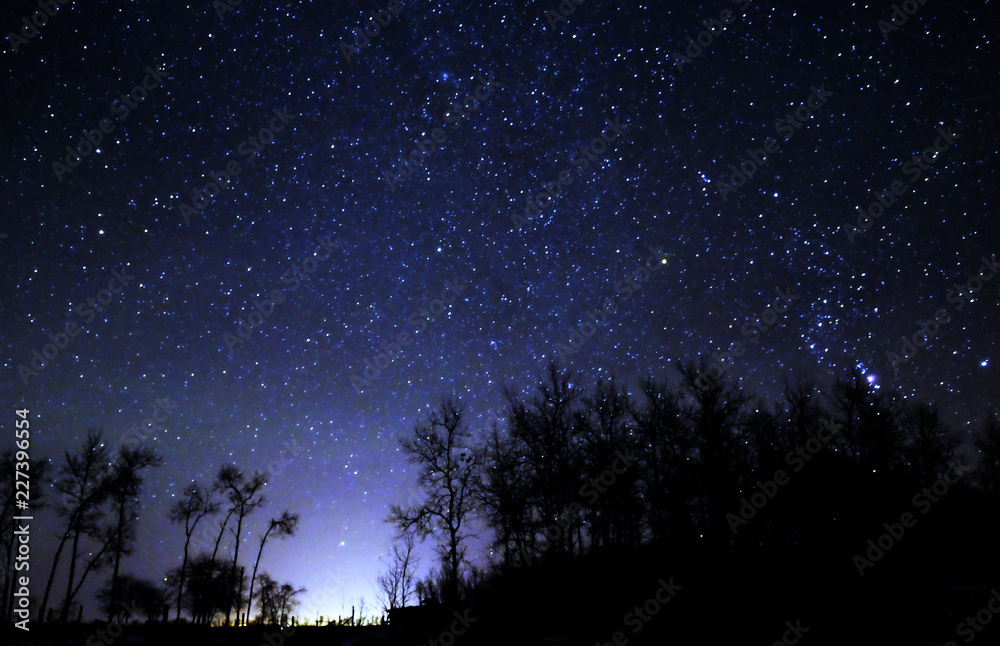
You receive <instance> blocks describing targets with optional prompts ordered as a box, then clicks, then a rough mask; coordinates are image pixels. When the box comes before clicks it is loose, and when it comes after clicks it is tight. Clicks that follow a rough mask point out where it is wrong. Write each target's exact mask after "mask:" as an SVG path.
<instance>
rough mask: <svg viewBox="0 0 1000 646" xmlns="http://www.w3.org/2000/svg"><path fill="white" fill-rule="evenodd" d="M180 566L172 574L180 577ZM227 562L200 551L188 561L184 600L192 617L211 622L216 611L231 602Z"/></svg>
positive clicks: (205, 623)
mask: <svg viewBox="0 0 1000 646" xmlns="http://www.w3.org/2000/svg"><path fill="white" fill-rule="evenodd" d="M178 577H179V568H177V569H176V570H175V571H173V572H172V573H171V576H170V577H169V578H171V579H177V578H178ZM230 577H231V572H230V568H229V566H228V564H227V563H226V562H225V561H222V560H219V559H213V558H212V557H211V555H209V554H199V555H197V556H195V557H193V558H192V559H191V560H190V562H189V563H188V574H187V594H186V595H185V597H184V603H185V605H186V606H187V608H188V612H189V613H190V614H191V621H192V622H194V623H196V624H201V625H208V624H210V623H211V622H212V619H213V618H214V617H215V615H216V613H218V612H221V611H222V609H223V608H224V607H225V606H226V605H227V604H231V603H232V599H233V597H234V591H233V588H234V586H233V585H232V579H231V578H230Z"/></svg>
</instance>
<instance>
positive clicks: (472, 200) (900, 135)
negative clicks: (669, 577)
mask: <svg viewBox="0 0 1000 646" xmlns="http://www.w3.org/2000/svg"><path fill="white" fill-rule="evenodd" d="M49 4H50V5H52V6H55V7H58V10H56V11H54V13H53V15H52V16H51V17H49V16H48V15H47V14H44V13H43V14H41V16H42V19H37V20H36V22H37V23H39V24H40V26H37V27H35V26H33V25H32V23H31V16H33V15H36V14H35V12H37V11H39V9H38V6H37V4H36V3H32V2H9V3H6V4H5V6H4V11H3V20H2V21H0V26H2V28H3V31H4V33H5V34H6V40H5V42H4V49H3V54H2V58H0V60H2V61H3V67H4V69H5V70H6V73H5V74H4V75H3V78H4V80H3V82H2V88H3V97H4V100H3V105H4V112H5V117H4V119H3V120H2V121H0V142H2V149H3V153H2V157H0V159H2V161H0V163H2V165H3V166H2V170H3V172H2V185H0V191H2V193H0V199H2V201H0V204H2V207H3V213H4V217H3V219H2V221H0V234H2V235H0V257H2V258H3V262H4V265H5V272H4V276H3V279H2V281H0V290H2V292H0V295H2V297H0V307H2V312H3V325H2V327H0V352H2V360H3V363H2V365H3V370H2V373H0V387H2V393H3V396H2V398H0V401H2V407H0V420H2V425H3V426H4V428H9V429H10V430H11V432H9V433H5V438H7V439H5V440H4V443H3V444H0V450H2V449H6V448H13V442H14V440H13V432H12V430H13V426H14V420H15V409H18V408H27V409H29V410H30V418H31V420H32V422H31V423H32V436H31V440H32V441H31V453H32V457H35V458H38V457H48V458H51V459H52V463H53V464H52V467H51V468H52V470H53V471H54V469H55V467H56V464H57V463H58V462H60V461H61V460H62V456H63V454H64V452H66V451H69V450H74V449H75V448H76V447H78V446H79V445H80V444H81V442H82V441H83V439H84V438H85V437H86V434H87V430H88V429H89V428H92V427H100V428H103V429H104V432H105V437H106V439H109V440H110V444H111V445H112V446H118V444H119V443H120V441H121V438H122V437H123V435H124V434H126V433H127V431H128V430H129V429H130V428H133V427H136V425H139V426H138V427H139V428H140V429H142V428H145V430H144V431H143V432H141V433H140V434H139V435H140V436H141V439H142V442H143V444H144V446H148V447H150V448H152V449H153V450H155V451H156V452H158V453H159V454H161V455H162V456H163V457H164V464H163V466H162V467H161V468H159V469H152V470H149V471H148V472H147V473H146V474H145V478H146V483H145V485H144V487H143V493H142V495H141V503H142V509H141V520H140V525H139V529H138V536H137V543H136V550H135V552H134V553H133V554H132V555H130V556H129V557H127V559H126V560H125V562H124V568H125V569H126V570H127V571H129V572H131V573H134V574H137V575H139V576H143V577H145V578H149V579H152V580H160V579H162V577H163V575H164V572H165V571H166V570H167V569H169V568H172V567H176V566H177V565H178V564H179V559H180V551H181V549H182V544H183V531H182V528H180V527H178V526H177V525H175V524H171V523H170V522H169V521H168V510H169V508H170V506H171V505H172V504H173V503H174V502H175V501H176V500H177V499H178V496H179V495H180V492H181V491H182V490H183V489H184V487H185V486H187V485H188V484H189V483H190V482H191V481H192V479H197V480H198V481H200V482H202V483H206V484H207V483H210V482H211V480H212V479H213V477H214V475H215V473H216V472H217V471H218V469H219V467H220V466H222V465H223V464H225V463H232V464H236V465H237V466H239V467H240V468H242V469H246V470H248V471H252V470H255V469H261V470H264V469H267V470H269V471H270V474H271V475H270V478H269V480H268V484H267V487H266V497H267V498H268V502H267V505H266V507H264V508H263V509H262V510H261V511H260V512H258V513H257V514H256V515H254V516H252V517H251V518H250V520H249V521H248V523H247V525H248V527H247V528H245V530H246V531H245V532H244V537H243V540H244V541H245V545H246V548H245V549H246V550H247V552H246V553H247V554H248V555H249V554H250V553H251V552H254V551H255V549H256V543H257V538H256V536H257V535H258V534H259V533H262V532H263V530H264V528H265V527H264V526H265V525H266V521H267V518H270V517H273V516H275V515H277V514H279V513H280V511H281V510H284V509H290V510H292V511H295V512H298V513H300V514H301V517H302V520H301V524H300V526H299V529H298V531H297V532H296V534H295V536H292V537H289V538H287V539H285V540H282V541H275V542H274V543H273V544H269V547H268V551H267V552H266V553H265V556H264V561H265V562H264V566H265V567H266V569H267V570H268V571H270V572H271V573H272V574H274V575H275V576H276V577H278V578H279V579H280V580H282V581H290V582H293V583H295V584H296V585H298V586H304V587H305V588H307V589H308V590H309V591H310V592H307V593H304V594H303V596H302V598H301V602H302V603H301V606H300V609H299V611H298V612H297V613H296V614H299V615H301V616H304V617H306V618H308V619H310V620H312V619H315V617H316V616H317V615H325V616H327V617H329V616H331V615H337V614H346V615H349V614H350V613H351V606H352V605H355V606H356V605H358V603H359V599H360V598H361V597H364V598H365V600H366V603H367V604H368V607H369V609H371V608H372V607H373V606H374V603H375V588H374V580H375V577H376V575H377V574H378V572H379V571H380V569H381V568H382V563H381V562H380V561H379V558H380V556H383V555H384V554H385V553H386V551H387V546H388V545H389V541H390V537H391V534H392V529H391V527H390V526H388V525H387V524H386V523H385V522H384V519H385V518H386V516H387V514H388V512H389V508H390V506H391V505H392V504H394V503H398V502H405V501H406V500H407V499H408V498H410V497H411V496H412V493H413V488H414V486H415V483H416V480H415V470H414V469H413V468H412V467H411V466H410V465H408V464H407V462H406V460H405V457H404V455H403V453H402V452H401V450H400V447H399V444H398V442H397V437H398V436H400V435H403V434H405V433H409V432H411V431H412V429H413V427H414V425H415V423H416V422H417V421H418V420H419V419H421V418H422V417H423V416H424V414H425V411H426V410H427V408H428V406H433V405H434V404H435V403H436V402H437V401H438V400H439V399H440V397H441V395H443V394H446V393H456V394H457V395H458V396H460V397H461V398H463V399H464V400H465V401H466V403H467V404H468V405H469V407H470V412H471V420H472V427H473V430H474V431H475V432H481V431H485V430H487V428H488V426H489V423H490V421H491V420H493V419H496V418H497V417H498V416H499V415H500V410H501V407H502V404H503V401H504V400H503V386H504V385H505V384H509V385H512V386H514V387H515V388H518V389H525V390H526V389H528V388H531V387H534V384H536V383H537V380H538V378H539V377H540V376H541V375H542V374H543V371H544V369H545V367H546V365H547V364H548V363H549V362H550V361H551V360H553V359H557V360H560V361H561V362H562V364H563V365H565V366H567V367H570V368H572V369H574V370H577V371H578V372H579V375H580V379H581V380H582V381H583V382H586V383H587V384H589V383H593V382H594V381H596V379H597V378H598V377H604V378H607V377H608V376H609V375H611V374H614V375H616V376H617V377H618V378H620V379H622V380H624V381H625V382H626V383H627V384H630V385H634V384H635V383H636V381H637V380H638V379H639V378H640V377H642V376H643V375H645V374H647V373H652V374H654V375H658V376H664V377H671V378H673V376H674V374H675V373H674V369H673V366H674V364H675V362H676V361H678V360H681V361H687V360H695V359H698V358H700V357H704V358H705V359H706V360H707V361H709V362H712V361H721V362H722V363H723V364H724V366H725V368H726V369H727V375H728V377H729V378H731V379H732V380H734V381H737V382H738V383H739V384H741V385H742V386H744V387H746V388H747V389H748V390H751V391H754V392H756V393H758V394H760V395H761V396H762V397H765V398H773V397H776V396H777V395H778V394H779V393H780V392H781V388H782V383H783V379H784V378H785V377H786V376H791V375H794V374H809V375H813V376H814V377H816V378H817V379H818V380H819V381H820V383H828V382H829V380H830V379H831V378H832V377H833V376H834V375H837V374H842V373H844V371H846V370H849V369H851V368H854V367H860V368H861V369H862V370H863V371H864V374H865V375H866V376H867V378H868V380H869V382H871V383H873V384H875V385H877V386H878V387H879V388H882V389H897V390H898V391H900V392H901V393H903V394H904V395H905V396H906V397H907V398H914V399H920V400H927V401H932V402H936V403H938V404H939V405H940V407H941V410H942V413H943V416H944V417H945V419H946V420H947V421H948V422H949V423H951V424H952V425H953V426H955V427H956V428H959V429H965V430H971V429H972V428H973V427H975V426H976V425H977V424H978V423H979V421H980V420H981V419H982V418H984V417H985V416H987V415H988V414H989V413H990V412H991V411H996V410H997V408H998V405H1000V400H998V397H997V389H996V384H997V383H998V370H1000V360H998V357H997V349H998V348H997V338H996V330H997V329H998V326H1000V308H998V298H997V297H998V294H1000V291H998V290H1000V280H994V277H995V275H996V273H997V268H996V265H995V262H996V253H997V251H998V249H997V243H998V240H1000V235H998V234H1000V231H998V225H997V218H996V209H997V200H996V187H995V182H996V180H997V165H998V161H997V152H998V148H997V145H998V144H997V141H998V138H997V135H998V128H997V109H996V84H997V78H996V76H997V65H996V63H997V60H998V59H997V51H996V42H995V41H996V36H995V34H996V33H997V30H998V26H1000V20H998V18H1000V12H998V11H997V9H998V7H997V3H996V2H989V1H987V0H980V1H978V2H961V3H943V2H933V1H930V2H926V3H923V4H921V3H920V2H917V0H909V1H908V2H904V3H901V4H898V5H893V4H892V3H890V2H887V1H886V2H870V3H862V2H853V3H847V2H831V3H787V4H781V3H777V4H771V3H766V2H764V1H763V0H734V1H733V2H728V3H727V2H715V3H700V2H699V3H695V2H684V3H670V4H671V5H678V6H667V4H663V5H660V4H655V3H646V4H637V5H630V3H624V4H625V5H629V6H623V5H622V3H607V2H595V1H594V0H586V1H585V2H580V3H579V4H576V3H573V2H571V1H570V0H564V1H563V2H562V3H561V5H560V4H559V3H557V2H556V0H549V1H542V2H532V3H522V4H517V6H514V7H511V6H507V4H506V3H488V4H481V3H474V5H473V6H465V5H464V4H463V3H452V4H445V3H437V2H412V1H407V0H399V1H397V0H393V1H392V2H388V1H387V2H373V1H370V0H366V1H365V2H363V3H360V4H357V3H326V2H302V1H296V2H287V3H280V4H281V5H282V6H281V7H276V6H274V4H273V3H264V2H259V1H255V0H244V1H243V2H242V3H234V4H232V5H230V4H228V3H227V2H226V0H221V1H217V2H214V3H212V2H209V1H208V0H206V1H205V2H202V3H192V4H183V5H181V4H171V3H167V2H157V3H153V2H130V3H121V2H107V1H105V0H96V1H92V2H71V3H67V4H64V5H59V4H58V3H57V2H50V3H49ZM795 5H801V6H798V7H796V6H795ZM560 7H561V8H560ZM904 9H905V11H904ZM373 11H374V12H375V13H374V14H372V12H373ZM373 15H374V16H376V18H372V16H373ZM22 16H26V17H27V19H26V20H24V21H22ZM380 22H381V23H383V24H380ZM723 23H727V24H725V25H724V24H723ZM26 25H27V26H26ZM365 28H367V29H368V31H367V33H366V32H365V31H364V29H365ZM29 35H30V37H29ZM727 353H729V354H728V355H727ZM147 420H153V421H152V422H149V421H147ZM144 421H146V426H145V427H143V426H142V425H143V423H144ZM49 489H51V487H49ZM56 525H57V523H56V518H55V515H54V514H53V513H52V511H51V510H49V511H44V512H41V513H39V514H38V516H37V517H36V519H35V520H34V524H33V529H32V531H33V543H32V549H33V552H32V559H33V579H32V580H33V590H32V593H33V594H35V595H40V594H41V588H42V586H43V585H44V578H45V576H47V574H48V567H49V563H51V558H52V553H53V551H54V548H55V541H54V539H53V538H52V537H53V535H54V533H55V532H56V531H57V527H56ZM426 551H427V552H428V554H430V550H429V548H428V549H427V550H426ZM247 558H249V556H248V557H247ZM430 562H431V558H430V556H428V558H426V559H425V560H424V563H425V564H426V565H429V564H430ZM35 564H37V568H36V569H35V568H34V565H35ZM58 576H64V574H59V575H58ZM98 579H100V580H101V581H103V575H101V576H98V577H95V578H94V580H93V581H91V582H89V583H88V589H87V591H86V593H87V595H90V596H86V595H85V596H84V597H83V598H82V601H83V603H84V613H85V615H87V616H96V614H97V612H96V609H95V602H94V601H93V596H92V595H93V591H94V590H95V589H96V587H97V584H98ZM324 588H325V589H326V590H327V591H328V593H327V595H326V598H325V599H319V600H318V601H317V596H316V595H315V591H317V590H322V589H324ZM56 589H57V590H58V589H59V588H58V585H57V587H56Z"/></svg>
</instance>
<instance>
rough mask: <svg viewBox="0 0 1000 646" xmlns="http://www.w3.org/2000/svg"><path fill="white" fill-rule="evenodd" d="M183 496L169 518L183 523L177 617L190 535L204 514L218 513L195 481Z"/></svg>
mask: <svg viewBox="0 0 1000 646" xmlns="http://www.w3.org/2000/svg"><path fill="white" fill-rule="evenodd" d="M181 495H182V496H183V498H181V499H180V500H178V501H177V502H176V503H175V504H174V506H173V507H171V508H170V520H171V521H173V522H175V523H183V524H184V558H183V560H182V561H181V569H180V575H179V580H178V583H177V619H180V617H181V605H182V600H183V597H184V580H185V577H186V575H187V565H188V558H189V554H188V549H189V547H190V544H191V537H192V536H193V535H194V532H195V529H196V528H197V526H198V523H199V522H200V521H201V519H202V518H204V517H205V516H209V515H212V514H215V513H218V511H219V507H220V504H219V502H218V501H216V500H214V499H213V497H212V493H211V491H206V490H204V489H203V488H202V487H201V486H200V485H199V484H198V483H197V482H192V483H191V484H189V485H188V486H187V487H186V488H185V489H184V492H183V493H182V494H181Z"/></svg>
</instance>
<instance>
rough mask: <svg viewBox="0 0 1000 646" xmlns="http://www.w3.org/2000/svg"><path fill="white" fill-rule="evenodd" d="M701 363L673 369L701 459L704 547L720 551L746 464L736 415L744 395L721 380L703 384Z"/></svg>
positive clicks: (699, 522) (699, 478)
mask: <svg viewBox="0 0 1000 646" xmlns="http://www.w3.org/2000/svg"><path fill="white" fill-rule="evenodd" d="M705 363H706V362H704V361H702V362H701V363H700V364H697V365H696V364H694V363H688V364H681V363H678V364H677V369H678V371H679V372H680V373H681V378H682V381H681V385H682V387H683V388H684V390H685V391H686V393H687V395H688V397H687V398H686V400H685V404H684V406H683V409H682V410H683V416H684V419H685V420H686V421H687V423H688V424H689V425H690V429H691V433H692V435H693V436H694V437H695V438H696V440H697V452H698V456H699V467H700V469H699V473H698V486H699V488H700V496H699V502H700V509H699V511H700V514H699V515H700V518H698V524H700V525H701V526H702V527H703V528H704V534H705V536H706V538H707V539H708V543H709V544H710V545H712V546H713V547H715V548H721V547H722V546H724V545H726V544H727V543H728V542H729V536H730V533H731V529H730V527H729V524H728V522H727V521H726V514H727V513H730V511H731V510H732V509H734V508H735V507H736V503H737V502H738V500H739V492H740V480H741V474H740V472H739V466H740V464H741V462H742V463H743V464H744V465H745V462H744V461H743V460H742V456H741V455H740V454H741V453H742V452H743V451H744V450H745V444H744V438H743V432H742V431H743V429H742V428H741V427H740V425H739V421H740V412H741V411H742V408H743V405H744V403H746V401H747V396H746V395H744V394H743V393H742V392H740V391H739V390H737V389H736V388H733V387H731V386H729V385H728V384H727V383H726V380H725V376H722V377H719V378H718V379H715V380H712V381H710V382H708V383H707V385H705V384H706V380H705V378H704V377H705V375H707V374H708V370H707V369H706V366H705Z"/></svg>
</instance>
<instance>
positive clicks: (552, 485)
mask: <svg viewBox="0 0 1000 646" xmlns="http://www.w3.org/2000/svg"><path fill="white" fill-rule="evenodd" d="M574 378H575V375H574V373H572V372H571V371H568V370H562V369H561V368H560V367H559V366H558V365H557V364H556V363H554V362H553V363H550V364H549V367H548V371H547V375H546V378H545V379H544V380H543V381H542V382H541V383H540V384H539V385H538V388H537V393H536V394H535V396H534V397H532V398H531V399H530V400H529V401H527V402H526V401H524V400H523V399H522V397H521V396H520V395H519V394H518V393H516V392H515V391H514V390H513V389H511V388H504V395H505V397H506V399H507V406H506V409H505V417H506V421H507V428H508V431H509V433H510V436H511V438H512V440H513V441H514V442H515V443H516V446H517V447H518V450H521V451H523V456H522V457H523V460H524V464H525V467H526V477H527V481H528V491H530V492H531V499H530V505H531V507H530V509H529V510H526V511H527V514H526V516H527V519H528V521H529V522H530V523H531V526H530V540H531V543H532V544H531V545H530V546H529V551H530V552H531V553H535V552H536V551H537V545H538V543H539V542H541V540H539V539H540V538H541V537H542V536H544V533H545V530H546V528H547V527H549V526H552V525H554V524H558V523H559V521H563V523H565V521H566V519H567V518H568V517H570V516H572V514H573V512H572V511H571V510H570V506H571V505H573V504H576V505H579V504H580V503H579V500H578V498H579V487H580V482H581V477H582V476H581V474H582V473H583V466H582V464H580V459H581V455H580V454H579V452H578V451H577V445H578V444H579V437H578V432H579V430H580V428H579V424H578V423H577V413H578V412H579V411H580V409H581V402H580V398H581V396H582V394H583V391H582V389H581V388H580V387H579V386H577V385H576V384H574V383H573V380H574ZM544 540H545V546H544V549H545V551H546V552H549V553H551V554H555V555H559V554H566V553H568V552H569V545H570V538H569V536H568V535H567V532H563V531H560V532H556V533H555V534H554V536H553V539H552V540H549V539H548V538H547V537H546V538H545V539H544Z"/></svg>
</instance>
